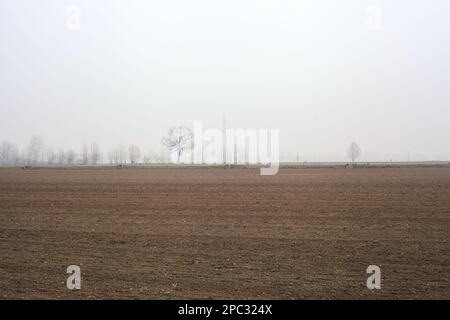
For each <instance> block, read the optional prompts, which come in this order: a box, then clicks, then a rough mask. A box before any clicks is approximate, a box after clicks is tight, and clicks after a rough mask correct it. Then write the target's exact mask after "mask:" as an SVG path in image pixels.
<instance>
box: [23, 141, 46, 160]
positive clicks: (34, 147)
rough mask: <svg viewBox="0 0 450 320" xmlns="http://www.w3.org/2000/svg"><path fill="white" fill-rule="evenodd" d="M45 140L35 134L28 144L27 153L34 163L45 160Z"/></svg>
mask: <svg viewBox="0 0 450 320" xmlns="http://www.w3.org/2000/svg"><path fill="white" fill-rule="evenodd" d="M44 146H45V145H44V140H42V138H40V137H37V136H33V137H32V138H31V140H30V143H29V144H28V148H27V153H28V158H29V159H30V160H31V163H32V164H33V165H36V164H38V163H39V162H43V160H44Z"/></svg>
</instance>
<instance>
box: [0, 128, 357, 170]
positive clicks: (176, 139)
mask: <svg viewBox="0 0 450 320" xmlns="http://www.w3.org/2000/svg"><path fill="white" fill-rule="evenodd" d="M162 143H163V145H164V146H165V147H166V148H167V149H168V151H169V152H176V155H177V160H178V162H179V161H180V157H181V156H182V154H183V153H184V152H186V151H187V150H190V149H191V148H192V147H193V138H192V131H191V130H190V129H188V128H186V127H173V128H171V129H169V131H168V134H167V136H166V137H164V138H163V139H162ZM347 156H348V158H349V159H351V161H352V163H354V162H355V161H356V159H358V158H359V157H360V156H361V149H360V148H359V146H358V145H357V144H356V143H355V142H352V143H351V144H350V146H349V148H348V152H347ZM107 158H108V161H109V163H110V164H111V165H124V164H132V165H134V164H138V163H144V164H151V163H167V162H168V161H169V159H168V155H167V153H166V152H163V151H161V152H159V153H156V152H154V151H152V150H150V151H148V152H146V153H143V152H142V151H141V149H140V148H139V147H138V146H137V145H135V144H130V145H129V146H124V145H120V146H117V147H115V148H113V149H112V150H110V151H109V152H108V153H107ZM102 160H103V158H102V153H101V150H100V147H99V146H98V144H96V143H91V144H87V143H84V144H83V145H82V146H81V150H80V152H79V153H77V152H76V151H75V150H73V149H67V150H65V149H62V148H59V149H54V148H53V147H52V146H49V145H46V144H45V142H44V140H43V139H42V138H40V137H37V136H33V137H32V138H31V139H30V142H29V143H28V145H27V146H26V148H23V149H20V148H19V147H17V146H16V145H14V144H12V143H10V142H8V141H1V142H0V165H3V166H18V165H74V164H82V165H97V164H99V163H101V162H102Z"/></svg>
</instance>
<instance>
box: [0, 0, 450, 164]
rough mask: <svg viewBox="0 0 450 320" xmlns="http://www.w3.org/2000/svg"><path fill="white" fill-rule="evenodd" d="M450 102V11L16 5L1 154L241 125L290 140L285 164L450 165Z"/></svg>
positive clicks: (300, 5) (332, 0)
mask: <svg viewBox="0 0 450 320" xmlns="http://www.w3.org/2000/svg"><path fill="white" fill-rule="evenodd" d="M70 5H75V6H77V7H78V8H79V9H80V28H79V29H71V28H67V25H66V24H67V22H68V20H67V19H68V12H67V8H68V7H69V6H70ZM378 13H381V16H379V15H378ZM72 17H73V16H72ZM70 21H73V20H69V22H70ZM72 25H73V24H72ZM449 89H450V1H448V0H433V1H425V0H389V1H380V0H378V1H377V0H372V1H366V0H339V1H336V0H314V1H313V0H311V1H298V0H290V1H288V0H276V1H275V0H270V1H269V0H227V1H223V0H222V1H218V0H190V1H185V0H164V1H163V0H159V1H149V0H133V1H129V0H128V1H125V0H116V1H113V0H86V1H76V0H73V1H65V0H53V1H51V0H40V1H33V0H14V1H12V0H0V140H3V139H6V140H9V141H11V142H14V143H16V144H19V145H22V146H24V145H26V144H27V142H28V140H29V139H30V137H31V136H32V135H39V136H41V137H42V138H44V140H45V141H46V142H47V143H48V144H52V145H54V146H55V147H66V148H75V149H79V148H80V146H81V144H82V143H83V142H92V141H95V142H97V143H99V144H100V145H101V147H102V149H103V151H107V150H108V149H109V148H111V147H113V146H115V145H117V144H125V145H126V144H129V143H136V144H138V145H140V146H141V147H142V149H144V150H147V149H150V148H151V149H154V150H159V149H162V148H163V147H162V145H161V143H160V141H161V138H162V136H163V135H164V134H165V132H166V130H167V129H168V128H169V127H170V126H173V125H179V124H184V125H187V126H191V125H192V122H193V121H194V120H201V121H203V122H204V126H205V127H220V126H221V123H222V116H223V115H226V118H227V122H228V125H229V126H230V127H238V128H278V129H280V145H281V155H282V159H288V158H290V159H293V158H295V156H294V155H295V153H296V152H297V151H299V152H300V154H301V157H302V159H305V160H309V161H315V160H324V161H327V160H341V159H343V158H344V156H345V153H346V149H347V146H348V145H349V143H350V142H351V141H352V140H355V141H357V142H358V144H359V145H360V147H361V149H362V150H363V153H364V157H363V160H387V159H394V160H406V155H407V152H408V151H410V154H411V159H412V160H432V159H434V160H438V159H441V160H444V159H446V160H448V159H450V125H449V122H450V93H449Z"/></svg>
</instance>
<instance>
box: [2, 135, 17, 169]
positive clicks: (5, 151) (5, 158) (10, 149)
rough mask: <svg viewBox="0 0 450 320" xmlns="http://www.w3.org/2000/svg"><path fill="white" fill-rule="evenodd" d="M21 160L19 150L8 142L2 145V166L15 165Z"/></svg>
mask: <svg viewBox="0 0 450 320" xmlns="http://www.w3.org/2000/svg"><path fill="white" fill-rule="evenodd" d="M18 158H19V148H17V147H16V146H15V145H13V144H12V143H10V142H8V141H2V142H1V143H0V164H1V165H15V164H17V162H18Z"/></svg>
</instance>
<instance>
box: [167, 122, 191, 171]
mask: <svg viewBox="0 0 450 320" xmlns="http://www.w3.org/2000/svg"><path fill="white" fill-rule="evenodd" d="M162 143H163V144H164V145H165V146H166V147H167V148H168V149H169V151H170V152H175V153H176V156H177V163H180V158H181V156H182V155H183V153H184V152H185V151H188V150H192V144H193V139H192V131H191V130H190V129H189V128H186V127H183V126H179V127H173V128H170V129H169V131H168V136H167V137H165V138H163V139H162Z"/></svg>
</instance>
